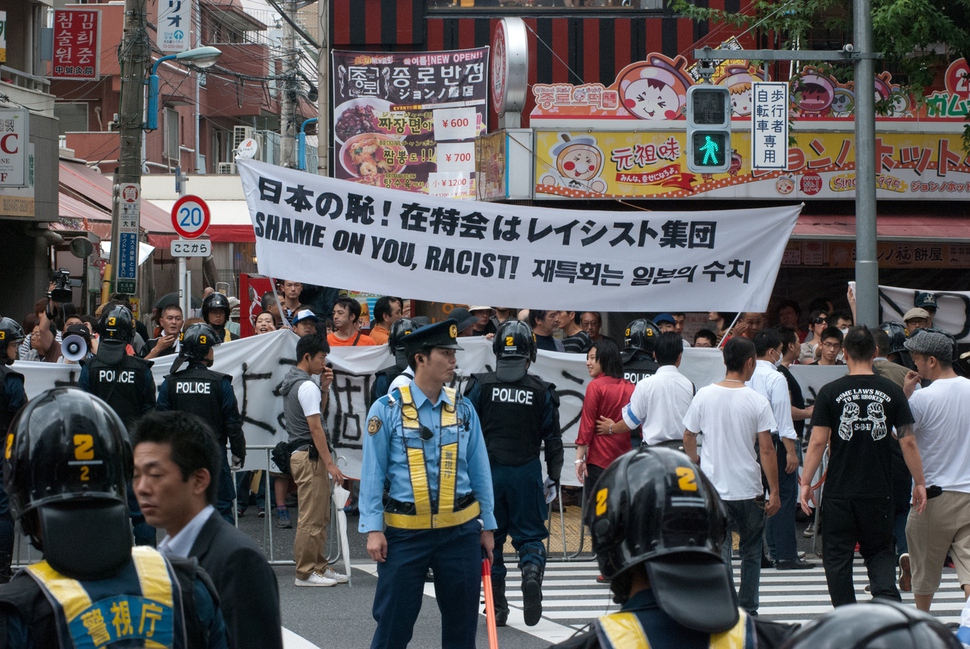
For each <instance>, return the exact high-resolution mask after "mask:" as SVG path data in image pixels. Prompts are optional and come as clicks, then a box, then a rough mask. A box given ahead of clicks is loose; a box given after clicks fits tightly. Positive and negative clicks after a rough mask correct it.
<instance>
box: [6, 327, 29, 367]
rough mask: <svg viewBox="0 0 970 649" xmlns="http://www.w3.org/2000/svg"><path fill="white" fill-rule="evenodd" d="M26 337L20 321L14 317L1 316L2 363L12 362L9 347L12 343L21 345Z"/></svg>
mask: <svg viewBox="0 0 970 649" xmlns="http://www.w3.org/2000/svg"><path fill="white" fill-rule="evenodd" d="M26 337H27V336H26V335H25V334H24V329H23V327H21V326H20V323H19V322H17V321H16V320H14V319H13V318H0V363H12V362H13V359H11V358H9V357H8V356H7V349H8V348H9V346H10V345H19V344H20V343H21V342H23V340H24V338H26Z"/></svg>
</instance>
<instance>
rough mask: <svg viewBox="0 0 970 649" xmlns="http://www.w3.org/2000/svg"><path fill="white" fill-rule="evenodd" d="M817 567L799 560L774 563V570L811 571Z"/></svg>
mask: <svg viewBox="0 0 970 649" xmlns="http://www.w3.org/2000/svg"><path fill="white" fill-rule="evenodd" d="M817 565H818V564H815V563H811V562H809V561H802V560H801V559H785V560H784V561H775V570H811V569H812V568H815V567H817Z"/></svg>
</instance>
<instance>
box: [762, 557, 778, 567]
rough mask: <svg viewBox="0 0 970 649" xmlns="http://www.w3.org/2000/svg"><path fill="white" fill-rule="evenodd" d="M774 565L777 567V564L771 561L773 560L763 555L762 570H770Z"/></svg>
mask: <svg viewBox="0 0 970 649" xmlns="http://www.w3.org/2000/svg"><path fill="white" fill-rule="evenodd" d="M773 565H775V564H774V563H773V562H772V561H771V559H769V558H768V557H767V556H766V555H763V554H762V555H761V567H762V569H764V568H770V567H771V566H773Z"/></svg>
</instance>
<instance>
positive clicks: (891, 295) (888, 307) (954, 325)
mask: <svg viewBox="0 0 970 649" xmlns="http://www.w3.org/2000/svg"><path fill="white" fill-rule="evenodd" d="M923 292H926V293H932V294H933V296H934V297H936V317H934V318H933V326H934V327H937V328H938V329H943V330H944V331H947V332H949V333H951V334H953V337H954V338H956V339H957V342H961V343H966V342H970V291H934V290H932V289H922V288H919V289H912V288H899V287H896V286H880V287H879V321H880V322H902V321H903V315H905V313H906V312H907V311H909V310H910V309H912V308H913V301H914V300H915V299H916V295H917V294H918V293H923Z"/></svg>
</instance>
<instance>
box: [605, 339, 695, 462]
mask: <svg viewBox="0 0 970 649" xmlns="http://www.w3.org/2000/svg"><path fill="white" fill-rule="evenodd" d="M654 356H655V357H656V359H657V363H658V364H659V365H660V368H659V369H658V370H657V373H656V374H653V375H652V376H648V377H646V378H644V379H641V380H640V381H638V382H637V387H636V389H635V390H634V391H633V394H632V395H630V403H628V404H627V405H625V406H623V419H622V420H621V421H616V422H614V421H613V420H612V419H610V418H609V417H600V419H599V422H597V424H596V432H597V433H599V434H600V435H610V434H614V433H626V432H629V431H631V430H633V429H635V428H636V427H637V426H640V427H641V428H642V431H643V443H644V444H646V445H647V446H668V447H670V448H674V449H677V450H683V440H684V434H683V430H684V415H686V414H687V409H688V408H689V407H690V401H691V399H693V398H694V384H693V383H691V381H690V379H688V378H687V377H686V376H684V375H683V374H681V373H680V372H679V371H678V369H677V368H678V367H680V360H681V358H683V356H684V341H683V339H682V338H681V337H680V335H679V334H677V333H675V332H673V331H668V332H666V333H662V334H660V335H659V336H658V337H657V343H656V346H655V347H654Z"/></svg>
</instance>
